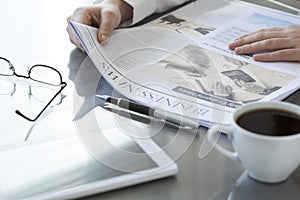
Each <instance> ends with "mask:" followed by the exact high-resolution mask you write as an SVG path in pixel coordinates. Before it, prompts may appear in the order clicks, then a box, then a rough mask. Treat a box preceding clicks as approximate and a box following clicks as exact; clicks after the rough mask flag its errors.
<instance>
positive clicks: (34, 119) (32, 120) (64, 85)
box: [15, 82, 67, 122]
mask: <svg viewBox="0 0 300 200" xmlns="http://www.w3.org/2000/svg"><path fill="white" fill-rule="evenodd" d="M66 86H67V83H66V82H62V87H61V88H60V90H59V91H58V92H57V93H56V94H55V95H54V96H53V97H52V99H51V100H50V101H49V102H48V103H47V105H45V107H44V108H43V109H42V110H41V112H40V113H39V114H38V115H37V116H36V117H35V118H33V119H31V118H29V117H27V116H25V115H24V114H23V113H21V112H20V111H19V110H16V111H15V112H16V114H17V115H20V116H21V117H23V118H25V119H27V120H28V121H31V122H34V121H36V120H37V119H38V118H39V117H40V116H41V114H42V113H43V112H44V111H45V110H46V108H47V107H48V106H49V105H50V104H51V102H52V101H53V100H54V99H55V97H56V96H57V95H58V94H59V93H61V91H62V90H63V89H64V88H65V87H66Z"/></svg>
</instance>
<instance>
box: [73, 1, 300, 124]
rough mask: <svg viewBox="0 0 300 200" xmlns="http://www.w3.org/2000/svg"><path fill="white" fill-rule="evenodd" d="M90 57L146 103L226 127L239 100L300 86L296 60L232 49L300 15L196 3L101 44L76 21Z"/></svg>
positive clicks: (277, 96)
mask: <svg viewBox="0 0 300 200" xmlns="http://www.w3.org/2000/svg"><path fill="white" fill-rule="evenodd" d="M71 24H72V27H73V29H74V32H75V33H76V35H77V36H78V39H79V40H80V41H81V44H82V46H83V48H84V49H85V51H86V52H87V53H88V55H89V57H90V58H91V60H92V61H93V63H94V64H95V66H96V67H97V69H98V70H99V72H100V73H101V74H102V76H103V77H104V78H105V79H106V80H107V81H108V82H109V83H110V84H111V85H112V86H113V88H114V89H115V90H116V91H118V92H119V93H121V94H122V95H124V96H126V97H128V98H129V99H131V100H134V101H137V102H139V103H142V104H144V105H149V106H151V107H154V108H161V109H163V110H167V111H168V112H172V113H176V114H178V115H179V116H180V115H182V116H187V117H190V118H191V119H194V120H197V121H199V124H200V125H202V126H206V127H209V126H210V125H211V124H213V123H219V124H228V123H229V122H228V119H229V116H230V115H231V114H232V112H233V111H234V109H236V108H237V107H239V106H241V105H242V104H245V103H248V102H253V101H269V100H282V99H283V98H284V97H286V96H288V95H289V94H291V93H292V92H294V91H295V90H297V89H298V88H299V85H300V80H299V75H300V66H299V63H285V62H276V63H263V62H255V61H254V60H253V59H252V58H251V55H245V56H239V55H236V54H235V53H234V52H233V51H231V50H229V49H228V44H229V43H230V42H231V41H233V40H234V39H235V38H237V37H238V36H241V35H243V34H246V33H250V32H253V31H255V30H258V29H261V28H268V27H273V26H285V25H292V24H300V17H299V16H296V15H291V14H287V13H284V12H280V11H276V10H272V9H268V8H264V7H259V6H256V5H253V4H248V3H243V2H240V1H227V0H212V1H196V2H194V3H192V4H189V5H187V6H185V7H183V8H181V9H179V10H176V11H175V12H173V13H170V14H167V15H165V16H163V17H161V18H159V19H156V20H154V21H152V22H150V23H148V24H145V25H143V26H140V27H136V28H127V29H118V30H116V31H115V32H114V35H113V36H112V38H111V40H110V42H109V44H108V45H106V46H101V45H100V44H99V43H98V41H97V29H96V28H93V27H89V26H85V25H82V24H78V23H75V22H71Z"/></svg>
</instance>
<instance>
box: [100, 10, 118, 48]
mask: <svg viewBox="0 0 300 200" xmlns="http://www.w3.org/2000/svg"><path fill="white" fill-rule="evenodd" d="M120 21H121V17H119V16H118V15H117V14H116V13H115V12H113V11H110V10H103V11H102V13H101V23H100V26H99V31H98V41H99V42H100V44H101V45H106V44H107V43H108V41H109V38H110V37H111V35H112V32H113V30H114V29H115V28H116V27H117V26H118V25H119V23H120Z"/></svg>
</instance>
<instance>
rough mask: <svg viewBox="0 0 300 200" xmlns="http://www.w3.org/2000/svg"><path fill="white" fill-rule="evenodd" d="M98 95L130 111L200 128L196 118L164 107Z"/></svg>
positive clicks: (183, 125)
mask: <svg viewBox="0 0 300 200" xmlns="http://www.w3.org/2000/svg"><path fill="white" fill-rule="evenodd" d="M96 97H98V98H101V99H103V100H104V101H106V102H107V103H111V104H114V105H116V106H119V107H120V108H123V109H127V110H129V111H132V112H136V113H139V114H142V115H146V116H149V117H153V118H156V119H159V120H164V121H166V122H168V123H171V124H174V125H177V126H179V127H184V128H189V129H198V127H199V123H198V122H197V121H195V120H192V119H190V118H188V117H185V116H182V115H178V114H175V113H171V112H168V111H165V110H162V109H157V108H151V107H149V106H145V105H142V104H139V103H137V102H134V101H131V100H127V99H123V98H116V97H112V96H107V95H96Z"/></svg>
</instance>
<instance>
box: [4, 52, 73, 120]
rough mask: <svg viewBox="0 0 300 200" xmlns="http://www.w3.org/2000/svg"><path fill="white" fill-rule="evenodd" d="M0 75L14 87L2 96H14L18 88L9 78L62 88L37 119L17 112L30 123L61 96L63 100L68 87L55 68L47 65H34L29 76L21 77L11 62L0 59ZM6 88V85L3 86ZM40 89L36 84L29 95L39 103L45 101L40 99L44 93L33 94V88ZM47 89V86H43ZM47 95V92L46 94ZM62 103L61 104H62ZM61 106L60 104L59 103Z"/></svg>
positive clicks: (29, 69)
mask: <svg viewBox="0 0 300 200" xmlns="http://www.w3.org/2000/svg"><path fill="white" fill-rule="evenodd" d="M0 75H1V76H6V77H7V78H6V79H3V80H4V81H6V83H7V84H10V85H13V87H11V88H10V89H8V88H9V87H7V89H8V91H0V94H6V95H7V94H9V95H10V96H12V95H13V94H14V93H15V90H16V86H15V82H14V81H13V80H12V79H9V78H8V77H9V76H16V77H20V78H25V79H30V80H33V81H35V82H39V83H42V84H45V85H48V86H56V87H60V89H59V90H58V91H57V92H56V93H55V94H54V96H52V97H51V98H50V100H49V101H48V103H47V104H46V105H45V106H44V108H43V109H42V110H41V111H40V112H39V113H38V114H37V116H36V117H34V118H29V117H27V116H26V115H24V114H23V113H22V112H20V111H19V110H16V111H15V112H16V114H18V115H20V116H21V117H23V118H25V119H27V120H29V121H36V120H37V119H38V118H39V117H40V116H41V114H42V113H43V112H44V111H45V110H46V108H47V107H48V106H49V105H50V104H51V103H52V102H53V101H54V99H55V98H56V97H57V96H58V95H59V94H60V95H61V98H60V101H61V100H62V99H63V98H64V96H63V95H62V94H61V91H62V90H63V89H64V88H65V87H66V86H67V83H66V82H63V81H62V76H61V74H60V72H59V71H58V70H56V69H55V68H53V67H50V66H47V65H40V64H38V65H34V66H32V67H30V68H28V74H27V76H24V75H19V74H17V73H16V72H15V68H14V66H13V65H12V64H11V62H10V61H9V60H7V59H6V58H3V57H0ZM2 86H4V87H5V85H2ZM33 87H34V88H40V87H41V86H35V85H34V84H31V85H30V86H29V95H32V96H34V97H36V99H37V100H39V101H42V102H43V101H44V98H39V96H41V94H42V92H38V90H35V91H37V92H35V94H36V95H34V94H33V91H32V88H33ZM42 87H44V88H45V86H42ZM44 93H45V92H44ZM60 103H61V102H60ZM57 104H59V103H57Z"/></svg>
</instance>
